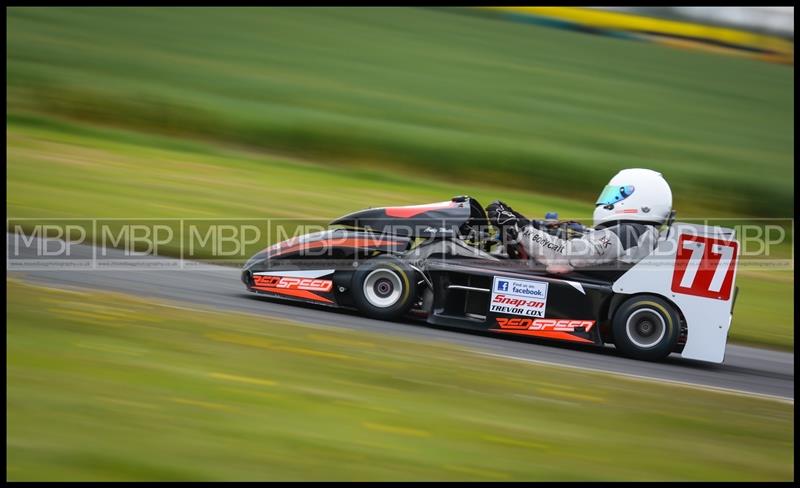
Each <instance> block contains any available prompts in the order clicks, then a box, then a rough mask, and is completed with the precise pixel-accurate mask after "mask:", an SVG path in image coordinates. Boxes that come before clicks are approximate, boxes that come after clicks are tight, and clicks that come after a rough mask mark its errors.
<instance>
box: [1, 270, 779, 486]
mask: <svg viewBox="0 0 800 488" xmlns="http://www.w3.org/2000/svg"><path fill="white" fill-rule="evenodd" d="M6 283H7V286H8V290H7V300H8V302H9V303H10V304H13V305H14V306H13V307H9V310H8V314H7V332H6V339H7V354H8V358H7V365H6V366H7V377H6V379H7V405H6V406H7V418H6V420H7V422H6V423H7V428H8V432H7V434H6V436H7V437H6V448H7V454H6V473H7V474H6V476H7V478H8V479H9V480H265V479H267V480H482V481H483V480H486V481H489V480H610V479H614V480H791V479H792V477H793V451H794V441H793V438H792V431H793V429H792V426H793V422H794V420H793V408H792V406H791V405H788V404H785V403H781V402H777V401H772V400H764V399H758V398H751V397H742V396H735V395H731V394H723V393H717V392H710V391H701V390H696V389H690V388H685V387H681V386H670V385H661V384H657V383H651V382H641V381H634V380H630V379H624V378H619V377H614V376H611V375H606V374H601V373H589V372H579V371H575V370H570V369H565V368H559V367H550V366H539V365H532V364H527V363H520V362H514V361H510V360H503V359H498V358H492V357H487V356H481V355H477V354H475V353H471V352H468V351H464V350H461V349H457V348H454V347H452V346H449V345H444V344H438V343H430V344H423V343H418V342H413V341H409V340H401V339H398V338H393V337H390V336H385V335H380V336H378V335H375V334H372V333H358V332H354V331H346V330H341V329H331V328H320V327H313V326H308V325H302V324H295V323H291V322H285V321H280V320H276V319H271V318H268V317H261V316H255V315H245V314H235V313H224V314H223V313H216V312H207V311H202V310H198V309H196V308H195V307H191V308H189V307H184V306H181V305H178V304H170V303H165V302H164V303H161V302H153V301H151V300H141V299H133V298H131V297H129V296H125V295H117V294H108V293H100V292H88V291H79V290H72V291H68V290H58V289H52V288H41V287H36V286H31V285H25V284H22V283H19V282H16V281H14V280H10V281H7V282H6Z"/></svg>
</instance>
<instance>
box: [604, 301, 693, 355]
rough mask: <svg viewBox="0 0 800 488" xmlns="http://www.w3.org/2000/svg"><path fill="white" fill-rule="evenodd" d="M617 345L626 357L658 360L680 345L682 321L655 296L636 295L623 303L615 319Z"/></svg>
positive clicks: (613, 321)
mask: <svg viewBox="0 0 800 488" xmlns="http://www.w3.org/2000/svg"><path fill="white" fill-rule="evenodd" d="M612 328H613V331H614V345H615V346H616V347H617V349H618V350H619V351H620V352H621V353H622V354H624V355H626V356H629V357H632V358H636V359H644V360H647V361H658V360H660V359H664V358H665V357H667V356H669V354H670V353H671V352H672V351H673V350H675V347H676V346H677V344H678V338H679V337H680V334H681V321H680V316H679V315H678V312H677V311H676V310H675V307H673V306H672V304H670V303H669V302H667V301H666V300H664V299H663V298H660V297H657V296H655V295H637V296H635V297H633V298H631V299H629V300H628V301H626V302H624V303H623V304H622V305H620V307H619V308H618V309H617V310H616V312H614V318H613V319H612Z"/></svg>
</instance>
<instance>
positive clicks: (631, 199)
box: [594, 168, 672, 227]
mask: <svg viewBox="0 0 800 488" xmlns="http://www.w3.org/2000/svg"><path fill="white" fill-rule="evenodd" d="M595 204H596V206H595V209H594V226H595V227H597V226H598V225H600V224H603V223H606V222H610V221H616V220H636V221H640V222H653V223H655V224H658V225H661V224H663V223H664V222H665V221H666V220H667V218H668V217H669V214H670V212H671V211H672V190H670V188H669V184H668V183H667V181H666V180H665V179H664V177H663V176H661V173H659V172H657V171H652V170H649V169H640V168H634V169H623V170H622V171H620V172H619V173H617V174H616V175H615V176H614V177H613V178H611V181H609V182H608V185H606V187H605V188H603V191H602V192H600V196H599V197H597V201H596V202H595Z"/></svg>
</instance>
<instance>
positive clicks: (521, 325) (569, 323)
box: [496, 317, 594, 332]
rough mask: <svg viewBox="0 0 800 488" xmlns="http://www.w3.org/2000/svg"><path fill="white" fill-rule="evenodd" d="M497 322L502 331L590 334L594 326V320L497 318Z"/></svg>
mask: <svg viewBox="0 0 800 488" xmlns="http://www.w3.org/2000/svg"><path fill="white" fill-rule="evenodd" d="M496 320H497V325H499V326H500V328H501V329H518V330H519V329H524V330H544V331H548V330H552V331H560V332H575V329H579V328H583V330H584V331H585V332H589V331H590V330H591V329H592V326H594V320H572V319H529V318H523V317H515V318H505V317H497V319H496Z"/></svg>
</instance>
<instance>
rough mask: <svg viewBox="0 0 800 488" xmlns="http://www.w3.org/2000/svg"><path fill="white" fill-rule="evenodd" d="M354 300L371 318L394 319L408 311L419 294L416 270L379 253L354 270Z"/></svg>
mask: <svg viewBox="0 0 800 488" xmlns="http://www.w3.org/2000/svg"><path fill="white" fill-rule="evenodd" d="M352 293H353V301H354V302H355V305H356V307H358V309H359V310H360V311H361V312H362V313H363V314H364V315H367V316H369V317H372V318H376V319H382V320H395V319H398V318H400V317H402V316H403V315H405V314H406V312H408V310H409V309H410V308H411V306H412V305H413V304H414V301H415V299H416V296H417V289H416V280H415V279H414V270H412V269H411V268H410V267H409V266H408V265H406V264H405V263H403V262H402V261H400V260H399V259H395V258H391V257H377V258H374V259H372V260H370V261H366V262H365V263H363V264H362V265H360V266H359V267H358V269H357V270H356V271H355V273H353V286H352Z"/></svg>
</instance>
